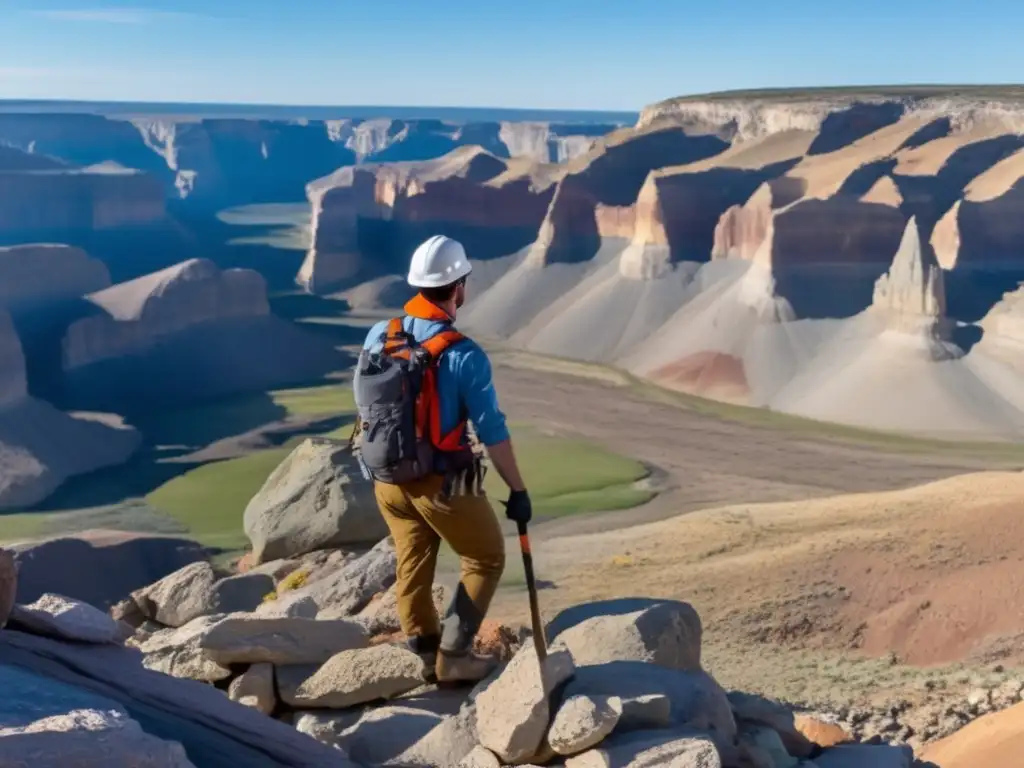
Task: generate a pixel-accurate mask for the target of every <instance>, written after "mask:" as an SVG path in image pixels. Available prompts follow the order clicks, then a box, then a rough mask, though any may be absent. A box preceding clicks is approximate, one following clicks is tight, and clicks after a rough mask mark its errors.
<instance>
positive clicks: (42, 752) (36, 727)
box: [0, 709, 195, 768]
mask: <svg viewBox="0 0 1024 768" xmlns="http://www.w3.org/2000/svg"><path fill="white" fill-rule="evenodd" d="M0 765H5V766H6V765H10V766H20V765H25V766H29V765H31V766H32V768H61V766H68V765H74V766H76V768H78V766H81V768H109V766H115V765H130V766H132V768H195V766H194V765H193V764H192V763H191V762H190V761H189V759H188V757H187V756H186V754H185V750H184V749H183V748H182V746H181V744H178V743H177V742H172V741H164V740H163V739H159V738H157V737H156V736H151V735H150V734H148V733H146V732H145V731H143V730H142V728H141V727H140V726H139V724H138V723H137V722H136V721H135V720H132V719H131V718H130V717H128V715H127V714H125V713H124V712H123V711H118V710H116V709H111V710H98V709H75V710H72V711H69V712H66V713H64V714H59V715H51V716H49V717H42V718H40V719H38V720H36V721H35V722H32V723H29V724H27V725H23V726H15V727H13V728H0Z"/></svg>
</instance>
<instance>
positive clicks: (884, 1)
mask: <svg viewBox="0 0 1024 768" xmlns="http://www.w3.org/2000/svg"><path fill="white" fill-rule="evenodd" d="M141 1H142V2H144V0H141ZM971 5H972V4H970V3H967V2H964V0H902V1H901V0H856V1H855V2H841V1H840V0H833V1H832V2H828V0H774V1H773V2H765V0H716V1H714V2H712V0H708V2H704V3H696V2H691V1H690V0H658V1H657V2H656V1H654V0H629V2H620V1H619V0H604V4H602V2H601V0H589V1H588V2H583V1H582V0H513V1H512V2H488V1H487V0H473V1H470V0H245V1H244V2H243V1H241V0H240V1H239V2H224V1H220V2H218V1H217V0H207V1H206V2H200V0H162V2H160V3H154V4H152V5H149V6H146V5H141V4H139V2H136V3H124V2H121V3H119V2H117V1H116V0H113V1H110V2H96V3H92V2H88V1H87V0H77V1H76V0H53V1H52V2H48V1H47V0H0V98H46V99H51V98H67V99H97V100H124V101H185V102H229V103H230V102H239V103H265V104H299V105H345V104H350V105H351V104H360V105H362V104H374V105H408V106H418V105H428V106H433V105H446V106H502V107H534V108H554V109H576V108H579V109H622V110H634V109H639V108H640V107H642V106H643V105H644V104H648V103H651V102H654V101H657V100H659V99H663V98H668V97H671V96H675V95H680V94H684V93H699V92H705V91H714V90H723V89H733V88H753V87H773V86H807V85H849V84H864V83H870V84H877V83H1007V82H1013V81H1017V82H1020V81H1024V45H1021V43H1020V31H1021V30H1022V29H1024V3H1021V2H1019V0H984V2H979V3H977V4H976V5H977V7H978V8H981V7H982V6H983V7H984V11H978V10H972V9H971V7H970V6H971ZM829 6H832V7H829Z"/></svg>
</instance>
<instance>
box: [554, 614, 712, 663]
mask: <svg viewBox="0 0 1024 768" xmlns="http://www.w3.org/2000/svg"><path fill="white" fill-rule="evenodd" d="M701 632H702V628H701V621H700V616H699V615H698V614H697V611H696V610H694V608H693V607H692V606H691V605H689V604H688V603H683V602H678V601H675V600H650V599H646V598H628V599H621V600H603V601H599V602H594V603H586V604H584V605H579V606H574V607H572V608H569V609H567V610H565V611H562V613H560V614H559V615H558V616H556V617H555V618H554V620H552V621H551V623H550V624H548V627H547V634H548V637H550V638H552V643H553V644H556V645H559V646H562V647H565V648H568V649H569V650H570V651H571V652H572V655H573V659H575V661H576V663H577V664H578V665H580V666H585V665H589V664H604V663H606V662H609V661H646V662H650V663H652V664H659V665H661V666H665V667H671V668H673V669H682V670H699V669H700V668H701V667H700V646H701Z"/></svg>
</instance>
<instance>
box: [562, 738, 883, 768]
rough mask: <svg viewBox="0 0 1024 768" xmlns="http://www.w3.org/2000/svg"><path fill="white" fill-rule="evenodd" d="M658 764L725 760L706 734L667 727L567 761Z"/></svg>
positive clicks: (684, 767)
mask: <svg viewBox="0 0 1024 768" xmlns="http://www.w3.org/2000/svg"><path fill="white" fill-rule="evenodd" d="M655 765H664V766H672V768H722V759H721V757H720V756H719V753H718V750H717V749H716V747H715V744H714V742H712V741H711V740H710V739H709V738H708V737H707V735H706V734H702V733H700V732H699V731H691V730H686V729H678V730H676V729H667V730H661V731H637V732H635V733H629V734H623V735H621V736H613V737H611V738H610V739H608V740H607V741H605V742H604V743H603V744H601V746H599V747H597V748H596V749H592V750H590V751H588V752H584V753H583V754H582V755H577V756H576V757H570V758H569V759H568V760H566V761H565V768H646V767H647V766H655ZM862 768H863V767H862Z"/></svg>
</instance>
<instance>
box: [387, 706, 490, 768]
mask: <svg viewBox="0 0 1024 768" xmlns="http://www.w3.org/2000/svg"><path fill="white" fill-rule="evenodd" d="M476 725H477V722H476V707H475V705H473V704H467V705H466V706H464V707H463V708H462V710H461V711H460V712H459V713H458V714H457V715H451V716H449V717H446V718H444V719H443V720H441V722H439V723H438V724H437V725H436V726H434V727H433V728H432V729H431V730H430V731H428V732H427V733H426V734H425V735H424V736H423V737H422V738H420V739H418V740H417V741H416V742H415V743H414V744H412V745H411V746H409V747H407V748H405V749H403V750H402V752H401V753H400V754H399V755H398V756H397V757H396V758H395V761H394V762H395V764H396V765H400V766H403V768H435V766H439V765H458V764H459V763H460V762H461V761H462V760H463V759H464V758H465V757H466V756H467V755H469V754H470V753H471V752H472V751H473V750H474V749H476V747H477V746H479V741H480V739H479V737H478V735H477V727H476Z"/></svg>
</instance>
